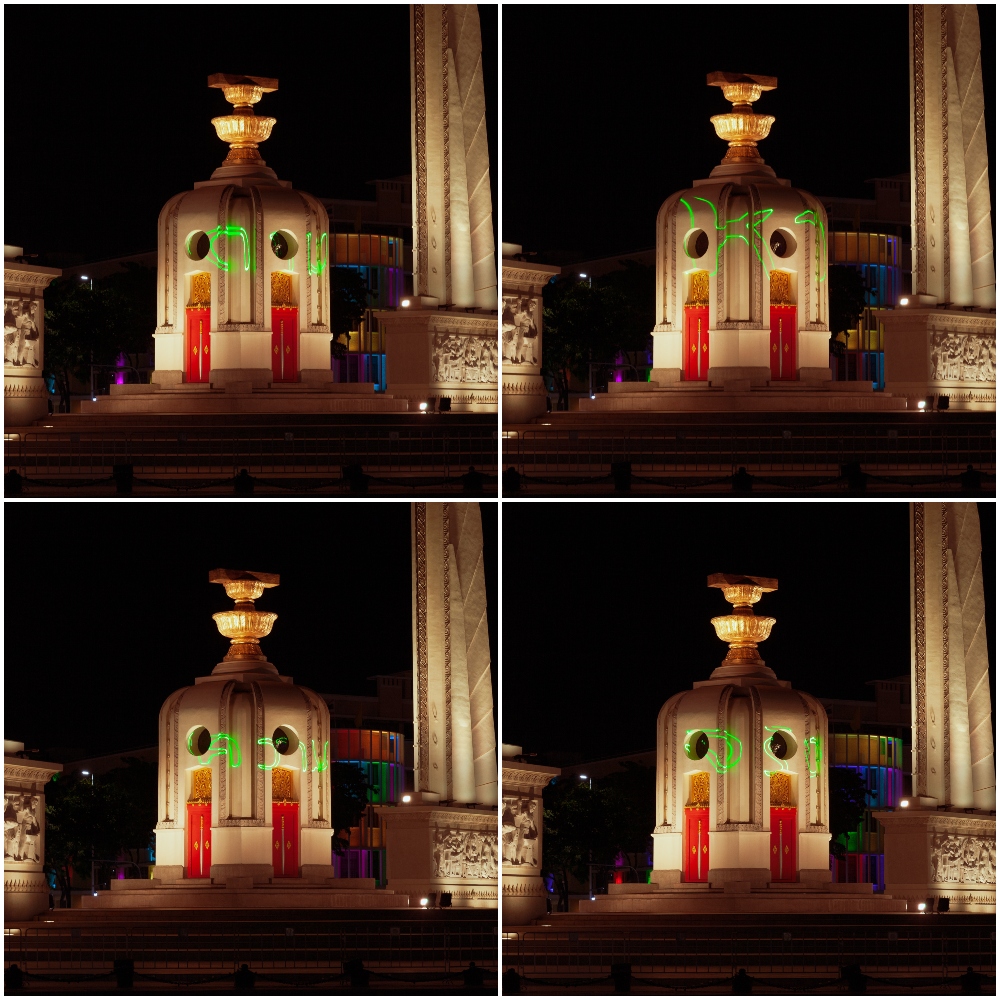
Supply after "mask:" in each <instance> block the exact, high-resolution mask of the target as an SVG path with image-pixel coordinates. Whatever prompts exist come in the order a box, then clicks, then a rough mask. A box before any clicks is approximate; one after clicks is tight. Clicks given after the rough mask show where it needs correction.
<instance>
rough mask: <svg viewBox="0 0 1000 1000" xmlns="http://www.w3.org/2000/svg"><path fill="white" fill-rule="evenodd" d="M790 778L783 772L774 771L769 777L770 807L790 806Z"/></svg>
mask: <svg viewBox="0 0 1000 1000" xmlns="http://www.w3.org/2000/svg"><path fill="white" fill-rule="evenodd" d="M792 804H793V803H792V776H791V775H790V774H786V773H785V772H784V771H775V772H774V774H772V775H771V805H772V806H790V805H792Z"/></svg>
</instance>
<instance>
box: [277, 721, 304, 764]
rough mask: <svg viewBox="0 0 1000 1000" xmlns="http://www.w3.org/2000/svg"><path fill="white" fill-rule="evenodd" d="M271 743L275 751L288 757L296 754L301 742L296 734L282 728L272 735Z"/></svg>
mask: <svg viewBox="0 0 1000 1000" xmlns="http://www.w3.org/2000/svg"><path fill="white" fill-rule="evenodd" d="M271 743H272V745H273V746H274V749H275V750H277V751H278V753H280V754H281V755H282V756H283V757H287V756H288V754H290V753H295V751H296V750H297V749H298V747H299V740H298V737H297V736H296V735H295V733H293V732H290V731H289V730H287V729H282V728H281V726H279V727H278V728H277V729H275V731H274V733H273V734H272V735H271Z"/></svg>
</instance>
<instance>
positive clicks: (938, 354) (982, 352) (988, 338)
mask: <svg viewBox="0 0 1000 1000" xmlns="http://www.w3.org/2000/svg"><path fill="white" fill-rule="evenodd" d="M996 372H997V342H996V337H995V336H993V334H990V333H958V332H956V331H954V330H932V331H931V378H932V379H933V380H934V381H935V382H995V381H996V377H997V375H996Z"/></svg>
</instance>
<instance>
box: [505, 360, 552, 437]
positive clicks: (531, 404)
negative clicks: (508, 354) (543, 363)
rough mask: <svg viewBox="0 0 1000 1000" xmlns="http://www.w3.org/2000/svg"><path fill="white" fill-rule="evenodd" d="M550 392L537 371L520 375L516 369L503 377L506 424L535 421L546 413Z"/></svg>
mask: <svg viewBox="0 0 1000 1000" xmlns="http://www.w3.org/2000/svg"><path fill="white" fill-rule="evenodd" d="M547 399H548V392H547V391H546V388H545V383H544V382H543V381H542V376H541V375H539V374H538V372H537V370H536V371H534V372H530V371H529V372H526V373H524V374H521V373H519V372H518V371H517V370H516V369H513V370H512V371H510V372H509V373H508V372H504V375H503V403H502V405H503V420H504V423H505V424H520V423H527V422H528V421H530V420H534V419H535V417H540V416H542V414H544V413H545V412H546V410H547V409H548V407H547V406H546V400H547Z"/></svg>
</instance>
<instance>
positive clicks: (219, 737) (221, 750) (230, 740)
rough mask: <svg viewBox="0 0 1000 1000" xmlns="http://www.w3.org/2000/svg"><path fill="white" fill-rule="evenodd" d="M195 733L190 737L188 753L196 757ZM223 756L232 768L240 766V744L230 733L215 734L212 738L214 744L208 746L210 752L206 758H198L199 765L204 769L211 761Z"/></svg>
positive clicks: (206, 753)
mask: <svg viewBox="0 0 1000 1000" xmlns="http://www.w3.org/2000/svg"><path fill="white" fill-rule="evenodd" d="M193 736H194V732H192V733H191V735H190V736H188V752H189V753H190V754H191V756H192V757H193V756H196V755H195V752H194V745H193V743H192V742H191V741H192V737H193ZM221 754H225V755H226V759H227V760H228V761H229V766H230V767H239V766H240V743H239V740H237V739H236V737H235V736H231V735H230V734H229V733H215V734H214V735H213V736H212V742H211V743H210V744H209V745H208V750H207V751H205V756H204V757H200V756H199V757H198V763H199V764H201V765H202V767H204V766H205V765H206V764H208V762H209V761H210V760H214V759H215V758H216V757H218V756H220V755H221Z"/></svg>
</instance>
